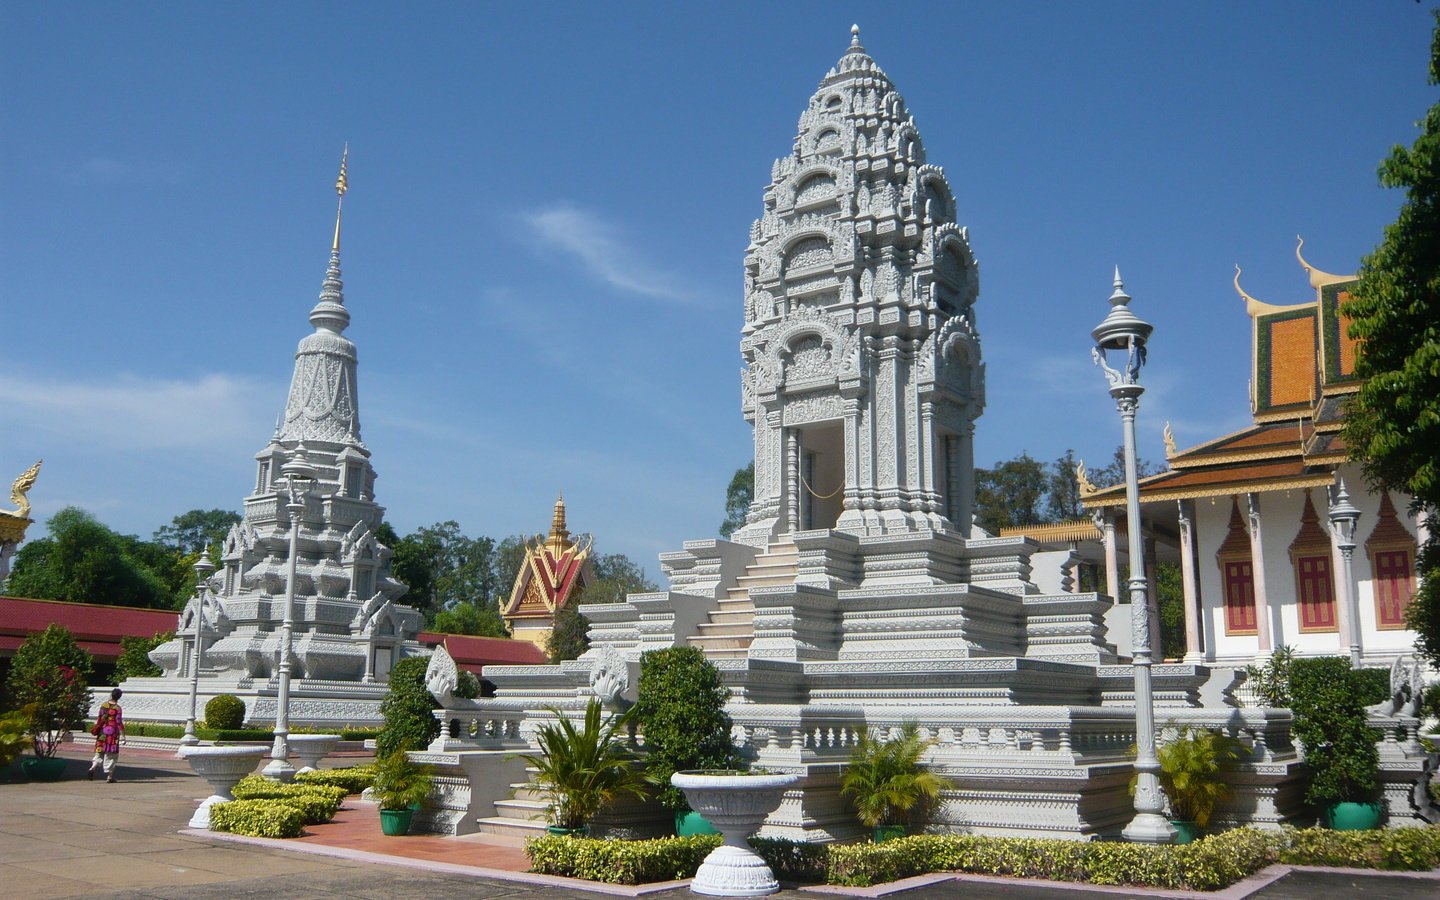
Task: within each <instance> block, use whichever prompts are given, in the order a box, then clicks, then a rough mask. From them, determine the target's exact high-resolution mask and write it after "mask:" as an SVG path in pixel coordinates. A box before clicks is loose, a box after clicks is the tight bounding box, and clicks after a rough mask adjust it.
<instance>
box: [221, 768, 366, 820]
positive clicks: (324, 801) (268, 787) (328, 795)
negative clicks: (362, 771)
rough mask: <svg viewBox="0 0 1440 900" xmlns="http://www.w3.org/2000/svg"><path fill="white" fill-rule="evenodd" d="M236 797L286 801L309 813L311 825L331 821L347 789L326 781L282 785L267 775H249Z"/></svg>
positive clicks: (307, 818) (240, 798)
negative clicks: (327, 783) (322, 782)
mask: <svg viewBox="0 0 1440 900" xmlns="http://www.w3.org/2000/svg"><path fill="white" fill-rule="evenodd" d="M231 793H233V794H234V795H235V799H236V800H282V801H284V802H286V803H289V802H290V801H292V800H293V801H295V803H294V804H293V805H294V806H295V807H296V808H297V809H300V810H301V812H303V813H305V818H306V821H307V822H308V823H310V824H319V823H321V822H328V821H330V820H331V819H332V818H333V817H334V816H335V813H336V811H337V810H339V809H340V804H341V803H343V802H344V801H345V795H346V793H347V791H346V790H345V789H344V788H342V787H336V786H334V785H325V784H282V783H281V782H279V781H275V780H274V779H271V778H266V777H265V776H263V775H246V776H245V777H244V778H242V779H241V780H240V783H239V784H237V785H235V788H234V790H233V791H231Z"/></svg>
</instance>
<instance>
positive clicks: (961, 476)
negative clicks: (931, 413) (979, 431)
mask: <svg viewBox="0 0 1440 900" xmlns="http://www.w3.org/2000/svg"><path fill="white" fill-rule="evenodd" d="M954 479H955V491H956V497H955V503H954V504H953V506H954V509H955V511H956V515H957V517H958V518H959V519H960V521H959V522H957V523H956V525H957V526H959V528H960V533H961V534H963V535H965V537H967V538H968V537H969V536H970V528H971V526H972V520H973V519H974V518H975V421H974V420H973V419H970V418H968V417H967V418H966V419H965V420H964V421H963V422H962V423H961V425H960V435H959V436H958V437H957V438H956V439H955V474H954Z"/></svg>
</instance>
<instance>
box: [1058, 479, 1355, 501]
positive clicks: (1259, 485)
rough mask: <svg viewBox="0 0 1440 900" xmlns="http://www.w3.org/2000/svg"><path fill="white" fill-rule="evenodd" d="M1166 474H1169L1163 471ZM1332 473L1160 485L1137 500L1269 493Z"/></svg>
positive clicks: (1309, 484)
mask: <svg viewBox="0 0 1440 900" xmlns="http://www.w3.org/2000/svg"><path fill="white" fill-rule="evenodd" d="M1167 474H1169V473H1167ZM1334 482H1335V476H1334V475H1333V474H1331V473H1329V472H1324V473H1321V474H1319V475H1305V476H1302V477H1300V478H1290V479H1286V480H1284V481H1241V482H1230V483H1227V484H1217V485H1207V486H1204V487H1194V488H1187V489H1185V490H1179V491H1176V490H1170V491H1167V490H1165V489H1164V488H1161V489H1159V490H1156V491H1154V492H1153V493H1149V494H1147V493H1145V492H1143V491H1142V492H1141V495H1140V502H1141V503H1161V502H1165V501H1169V500H1197V499H1199V498H1201V497H1229V496H1232V495H1234V494H1272V493H1274V492H1276V491H1293V490H1303V489H1304V488H1313V487H1325V486H1326V485H1330V484H1334ZM1124 504H1125V497H1124V495H1123V494H1122V495H1121V496H1119V497H1103V498H1099V499H1096V500H1087V501H1085V506H1086V507H1087V508H1095V509H1103V508H1105V507H1107V506H1123V505H1124Z"/></svg>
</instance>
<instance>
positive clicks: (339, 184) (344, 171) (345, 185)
mask: <svg viewBox="0 0 1440 900" xmlns="http://www.w3.org/2000/svg"><path fill="white" fill-rule="evenodd" d="M349 162H350V142H349V141H346V142H345V150H344V151H343V152H342V153H341V154H340V175H339V177H338V178H336V179H335V194H336V196H338V197H339V198H340V199H339V200H337V201H335V242H334V243H333V244H331V245H330V250H331V252H333V253H339V252H340V210H341V208H342V207H343V206H344V204H345V192H346V191H348V190H350V176H349V174H348V166H349Z"/></svg>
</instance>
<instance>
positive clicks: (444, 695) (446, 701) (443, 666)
mask: <svg viewBox="0 0 1440 900" xmlns="http://www.w3.org/2000/svg"><path fill="white" fill-rule="evenodd" d="M459 686H460V669H459V668H458V667H457V666H456V665H455V660H454V658H452V657H451V656H450V653H449V651H447V650H446V649H445V645H444V644H440V645H438V646H436V647H435V652H433V653H431V654H430V664H429V665H427V666H426V667H425V689H426V690H428V691H429V692H430V693H431V694H433V695H434V696H435V699H436V701H438V702H439V703H440V705H441V706H449V705H450V704H451V703H452V702H453V701H454V699H455V689H456V688H457V687H459Z"/></svg>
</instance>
